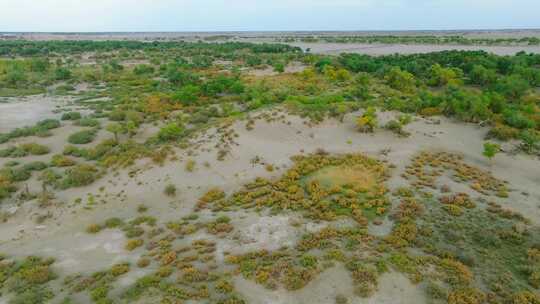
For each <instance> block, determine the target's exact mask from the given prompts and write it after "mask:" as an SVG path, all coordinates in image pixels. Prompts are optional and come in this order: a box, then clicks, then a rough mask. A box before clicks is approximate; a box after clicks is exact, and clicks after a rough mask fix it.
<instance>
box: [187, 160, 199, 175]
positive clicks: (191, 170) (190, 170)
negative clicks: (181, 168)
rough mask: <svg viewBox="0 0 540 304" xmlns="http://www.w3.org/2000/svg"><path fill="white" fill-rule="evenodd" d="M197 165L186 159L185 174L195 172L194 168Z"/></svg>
mask: <svg viewBox="0 0 540 304" xmlns="http://www.w3.org/2000/svg"><path fill="white" fill-rule="evenodd" d="M196 165H197V163H196V162H195V161H194V160H193V159H188V160H187V161H186V167H185V169H186V171H187V172H193V171H195V166H196Z"/></svg>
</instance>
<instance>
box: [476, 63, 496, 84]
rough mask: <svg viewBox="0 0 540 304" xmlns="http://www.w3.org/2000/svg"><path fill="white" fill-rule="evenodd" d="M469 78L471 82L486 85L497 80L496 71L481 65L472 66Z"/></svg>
mask: <svg viewBox="0 0 540 304" xmlns="http://www.w3.org/2000/svg"><path fill="white" fill-rule="evenodd" d="M469 79H470V81H471V82H472V83H473V84H477V85H481V86H487V85H491V84H493V83H495V82H496V81H497V72H496V71H495V70H491V69H487V68H485V67H484V66H482V65H475V66H473V68H472V70H471V73H470V75H469Z"/></svg>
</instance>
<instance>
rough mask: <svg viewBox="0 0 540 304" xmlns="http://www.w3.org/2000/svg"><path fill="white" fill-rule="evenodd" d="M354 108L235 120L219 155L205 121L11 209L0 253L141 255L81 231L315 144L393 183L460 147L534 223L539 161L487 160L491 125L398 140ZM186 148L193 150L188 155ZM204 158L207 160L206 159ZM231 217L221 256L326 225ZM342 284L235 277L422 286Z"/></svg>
mask: <svg viewBox="0 0 540 304" xmlns="http://www.w3.org/2000/svg"><path fill="white" fill-rule="evenodd" d="M355 115H358V113H355V114H351V115H347V116H346V117H345V120H344V122H343V123H340V122H338V121H336V120H327V121H325V122H323V123H321V124H319V125H316V126H313V127H310V126H308V125H307V124H306V123H305V121H304V120H303V119H301V118H299V117H297V116H285V118H284V122H282V121H274V122H265V121H262V120H257V122H256V123H255V126H254V129H253V130H251V131H248V130H247V129H246V127H245V124H246V121H238V122H236V123H234V124H233V126H232V128H234V130H235V131H236V132H237V133H238V135H239V136H238V137H237V138H235V141H236V143H237V144H238V145H233V146H232V150H231V153H230V155H228V156H227V157H226V158H225V160H224V161H218V160H217V159H216V150H215V149H214V148H213V147H214V146H215V144H216V141H217V140H218V138H219V137H218V136H216V133H215V130H214V129H210V130H208V132H206V134H204V135H202V136H200V138H198V140H197V142H199V144H194V145H193V148H191V150H190V151H182V150H178V151H177V157H178V160H175V161H169V162H167V163H166V164H165V165H164V166H162V167H160V166H157V165H155V164H152V163H150V162H149V161H148V160H141V161H139V162H137V164H136V165H134V166H133V167H130V168H128V169H126V170H120V171H118V172H111V173H109V174H108V175H106V176H105V177H104V178H102V179H101V180H99V181H97V182H95V183H94V184H92V185H90V186H87V187H82V188H77V189H68V190H65V191H58V192H57V193H56V201H57V205H56V206H55V207H53V208H48V209H45V210H43V209H42V208H39V207H38V206H37V205H36V204H35V202H33V201H30V202H27V203H25V204H24V205H23V206H20V207H19V208H18V209H16V210H15V212H14V214H13V216H12V217H11V218H10V219H9V220H8V221H7V222H6V223H2V224H0V252H3V253H6V254H9V255H15V256H25V255H27V254H28V253H35V252H42V253H45V254H50V255H52V256H55V257H57V259H58V266H57V267H58V270H59V272H60V273H62V274H68V273H73V272H78V271H82V272H90V271H94V270H96V269H103V268H107V267H110V266H111V265H113V264H114V263H117V262H119V260H129V261H133V260H135V259H136V258H137V257H138V253H137V251H135V252H131V253H130V252H126V251H125V250H124V249H123V248H121V247H118V243H123V239H122V238H123V236H122V235H120V234H119V233H118V232H117V231H116V232H115V231H111V232H109V233H103V234H100V235H99V236H98V237H96V236H89V235H87V234H85V233H84V229H85V227H87V226H88V225H89V224H92V223H99V222H102V221H103V220H104V219H106V218H110V217H114V216H116V217H121V218H124V219H129V218H133V217H135V216H136V215H137V212H136V208H137V206H138V205H139V204H144V205H146V206H148V207H149V211H148V215H152V216H155V217H157V218H159V220H160V222H167V221H169V220H177V219H179V218H181V217H183V216H186V215H188V214H190V213H191V212H192V211H193V207H194V206H195V203H196V201H197V199H198V198H199V197H200V196H201V195H202V194H203V193H204V192H206V191H207V190H208V189H209V188H212V187H216V186H217V187H220V188H222V189H224V190H225V191H226V192H228V193H231V192H233V191H235V190H238V189H239V187H240V186H241V185H243V184H244V183H246V182H248V181H250V180H252V179H253V178H255V177H266V178H272V177H277V176H279V175H280V174H281V173H283V172H284V171H285V170H286V168H287V167H288V166H290V165H291V163H292V162H291V160H290V157H291V156H293V155H297V154H301V153H310V152H313V151H315V150H317V149H319V148H323V149H325V150H326V151H328V152H331V153H347V152H364V153H367V154H369V155H372V156H374V157H378V158H380V159H383V160H387V161H389V162H390V163H393V164H395V165H396V169H394V170H395V171H394V175H393V177H392V179H391V180H390V181H389V186H390V187H391V188H392V189H393V188H396V187H399V186H401V185H404V184H405V181H404V180H402V179H401V177H399V174H400V173H401V172H402V170H403V169H404V167H405V166H406V165H407V164H408V162H409V160H410V158H411V157H412V156H414V155H415V154H416V153H418V152H420V151H426V150H430V151H441V150H442V151H449V152H457V153H460V154H462V155H463V156H464V161H465V162H467V163H469V164H472V165H475V166H478V167H480V168H482V169H484V170H490V171H491V172H492V173H493V175H494V176H495V177H497V178H499V179H503V180H507V181H509V182H510V188H511V189H512V191H511V192H510V197H509V198H508V199H498V198H495V197H493V198H490V199H493V200H496V201H498V202H499V203H501V204H502V205H503V206H504V207H508V208H510V209H512V210H515V211H518V212H520V213H522V214H524V215H525V216H526V217H527V218H529V219H531V221H532V222H533V223H535V224H540V208H539V207H540V187H538V185H540V166H539V165H538V164H539V163H538V160H536V159H533V158H531V157H529V156H525V155H513V156H512V155H507V154H500V155H497V156H496V157H495V159H494V161H493V164H492V165H490V164H489V162H488V161H487V160H486V159H484V157H483V156H482V153H481V152H482V143H483V138H484V136H485V134H486V132H487V131H488V129H487V128H483V127H478V126H476V125H472V124H463V123H455V122H452V121H451V120H448V119H445V118H440V123H434V121H433V120H426V119H423V118H417V119H416V120H415V121H414V122H413V123H411V124H410V125H408V126H407V127H406V129H407V130H408V131H409V132H411V136H410V137H408V138H400V137H397V136H396V135H395V134H393V133H391V132H388V131H385V130H377V132H376V133H374V134H360V133H358V132H357V131H356V129H355V127H354V118H355ZM379 115H380V116H379V120H380V123H381V124H384V123H385V122H386V121H388V120H390V119H391V118H392V117H394V116H395V115H396V113H391V112H386V113H380V114H379ZM148 131H149V130H146V131H145V133H148ZM53 133H54V134H55V135H54V136H53V138H65V137H64V136H65V135H64V134H65V133H67V132H66V131H64V130H63V129H62V128H61V129H58V130H53ZM40 140H41V139H40ZM43 140H47V139H43ZM51 140H52V139H51ZM58 140H60V139H58ZM52 144H53V143H51V145H52ZM197 146H198V148H195V147H197ZM382 151H385V153H382ZM188 153H189V154H191V155H189V156H188V155H187V154H188ZM255 156H259V157H260V158H261V159H262V160H263V161H264V162H265V163H270V164H273V165H274V166H275V167H276V168H277V169H276V170H275V171H274V172H268V171H266V170H265V169H264V166H262V165H255V166H254V165H252V164H251V163H250V160H251V159H253V158H254V157H255ZM187 159H193V160H195V161H196V163H197V166H196V169H195V171H193V172H187V171H186V170H185V169H184V167H185V162H186V160H187ZM29 160H30V159H21V161H29ZM205 162H207V163H208V167H207V166H203V163H205ZM130 173H131V174H130ZM130 175H131V176H133V177H130ZM441 182H447V181H444V180H442V181H441ZM170 183H172V184H174V185H176V186H177V188H178V195H177V196H176V197H173V198H171V197H167V196H166V195H165V194H164V193H163V189H164V187H165V186H166V185H167V184H170ZM101 187H104V190H103V191H100V188H101ZM524 193H526V195H525V194H524ZM88 194H93V195H94V196H95V197H96V204H95V205H94V206H92V207H91V208H84V207H85V205H86V203H85V202H86V200H87V197H88ZM76 198H82V200H83V201H82V203H81V204H76V203H74V202H75V199H76ZM13 207H14V206H13V205H12V204H9V203H7V204H4V206H3V208H5V209H7V208H13ZM43 212H50V213H51V215H52V216H51V218H50V219H49V220H47V221H45V222H44V223H42V224H36V223H35V221H34V219H35V214H38V213H43ZM201 215H202V217H203V218H204V217H206V216H210V215H211V214H209V211H205V212H203V213H202V214H201ZM231 218H233V223H234V225H235V227H237V228H236V231H235V232H234V233H233V235H234V236H235V237H227V238H225V239H220V240H219V241H218V242H219V244H218V260H221V259H220V257H219V255H220V252H221V253H222V252H223V251H225V250H231V249H233V248H241V247H242V246H245V248H248V249H250V248H257V247H259V248H261V247H263V248H268V249H273V248H276V247H278V246H279V245H284V244H291V243H294V242H295V240H296V239H297V238H298V237H299V235H301V234H302V233H305V232H306V231H316V230H318V229H320V228H321V227H322V226H318V225H308V224H305V225H300V226H299V227H293V226H292V225H291V224H290V223H291V221H295V220H298V219H299V217H298V216H297V215H295V214H282V215H277V216H266V215H258V214H256V213H245V214H240V215H238V216H231ZM391 226H392V223H391V222H389V221H385V224H384V225H382V226H381V227H378V228H375V229H372V230H373V232H374V233H375V234H377V235H384V234H386V233H388V231H389V230H390V229H391ZM194 237H195V238H200V237H208V235H195V236H194ZM186 241H187V240H186ZM140 275H141V274H140V273H137V272H136V271H133V272H130V273H129V274H128V275H127V276H126V279H125V280H127V281H130V280H131V281H132V280H134V276H140ZM347 284H350V279H349V278H348V275H347V273H346V271H344V270H343V269H342V268H340V267H336V268H332V269H329V270H327V271H326V272H324V273H323V274H322V275H321V276H320V277H319V278H317V279H316V280H314V281H313V282H311V283H310V285H309V286H308V287H306V288H304V289H303V290H300V291H299V292H295V293H288V292H285V291H279V290H278V291H276V292H269V291H267V290H264V289H263V288H262V287H260V286H257V285H255V284H254V283H253V282H248V281H245V280H243V279H241V278H237V279H236V285H237V288H239V289H240V290H241V291H244V292H243V293H244V294H245V296H246V298H247V299H248V300H249V303H292V302H294V303H329V302H328V297H331V296H333V295H335V294H337V293H343V294H344V295H346V296H348V297H351V298H350V300H351V303H404V304H405V303H424V301H425V300H424V298H423V293H422V292H421V291H420V289H419V288H417V287H414V286H413V285H411V283H410V282H409V281H408V280H407V279H406V278H404V277H403V276H401V275H398V274H393V273H392V274H387V275H385V276H383V278H382V279H381V282H380V287H379V292H378V293H377V294H376V295H375V296H374V297H372V298H369V299H359V298H354V297H352V292H351V290H350V289H351V288H352V287H351V286H349V285H347ZM291 301H292V302H291ZM317 301H318V302H317Z"/></svg>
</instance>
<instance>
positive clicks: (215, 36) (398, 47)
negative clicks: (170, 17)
mask: <svg viewBox="0 0 540 304" xmlns="http://www.w3.org/2000/svg"><path fill="white" fill-rule="evenodd" d="M371 36H397V37H406V36H407V37H415V36H418V37H430V36H433V37H453V36H456V37H463V38H466V39H490V40H491V39H493V40H495V39H509V38H510V39H520V38H530V37H535V38H539V37H540V29H517V30H456V31H350V32H332V31H321V32H317V31H315V32H310V31H297V32H271V31H270V32H147V33H145V32H134V33H0V38H3V39H7V40H14V39H24V40H35V41H43V40H45V41H49V40H94V41H104V40H138V41H187V42H193V41H199V40H201V41H206V42H223V41H240V42H253V43H274V42H281V43H287V44H290V45H294V46H299V47H301V48H302V49H303V50H304V51H306V50H307V51H310V52H312V53H318V54H340V53H344V52H346V53H359V54H367V55H389V54H395V53H399V54H414V53H428V52H436V51H444V50H467V51H469V50H485V51H487V52H490V53H494V54H497V55H513V54H515V53H517V52H521V51H524V52H527V53H540V45H538V44H537V45H527V44H514V43H512V44H500V43H494V44H495V45H475V44H472V45H471V44H467V45H464V44H459V43H451V44H450V43H449V44H431V43H407V44H404V43H377V42H375V43H333V42H325V41H318V42H304V41H302V40H303V39H305V38H308V37H317V38H321V39H323V40H324V39H325V38H336V39H339V38H340V37H371ZM293 39H294V40H296V41H292V40H293Z"/></svg>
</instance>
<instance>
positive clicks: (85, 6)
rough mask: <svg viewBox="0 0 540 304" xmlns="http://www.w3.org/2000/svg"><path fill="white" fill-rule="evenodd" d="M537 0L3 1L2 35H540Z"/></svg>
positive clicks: (0, 7) (0, 2) (0, 5)
mask: <svg viewBox="0 0 540 304" xmlns="http://www.w3.org/2000/svg"><path fill="white" fill-rule="evenodd" d="M539 13H540V0H223V1H218V0H0V32H25V31H32V32H103V31H107V32H125V31H129V32H136V31H139V32H140V31H143V32H153V31H292V30H449V29H508V28H540V16H539V15H540V14H539Z"/></svg>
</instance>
